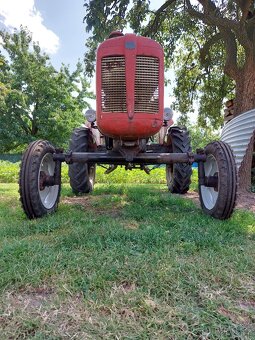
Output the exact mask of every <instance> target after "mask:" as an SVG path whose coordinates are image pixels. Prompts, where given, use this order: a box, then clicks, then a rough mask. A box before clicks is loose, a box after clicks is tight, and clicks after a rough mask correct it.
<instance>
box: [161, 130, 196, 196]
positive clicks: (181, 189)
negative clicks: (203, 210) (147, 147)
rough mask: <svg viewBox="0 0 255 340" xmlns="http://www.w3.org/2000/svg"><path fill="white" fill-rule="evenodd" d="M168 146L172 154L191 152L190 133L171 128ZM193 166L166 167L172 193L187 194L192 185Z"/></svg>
mask: <svg viewBox="0 0 255 340" xmlns="http://www.w3.org/2000/svg"><path fill="white" fill-rule="evenodd" d="M167 144H168V145H169V151H170V152H172V153H178V152H179V153H188V152H191V145H190V137H189V132H188V131H187V130H186V128H180V127H178V126H174V127H171V128H170V129H169V130H168V134H167ZM191 174H192V166H191V165H190V164H188V163H175V164H169V165H166V180H167V186H168V189H169V191H170V192H172V193H174V194H186V192H187V191H188V190H189V186H190V183H191Z"/></svg>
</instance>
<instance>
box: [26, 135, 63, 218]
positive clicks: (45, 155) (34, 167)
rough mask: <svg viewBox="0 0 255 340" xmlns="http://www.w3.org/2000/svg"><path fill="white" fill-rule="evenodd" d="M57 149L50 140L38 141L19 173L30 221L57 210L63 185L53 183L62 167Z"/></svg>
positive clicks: (29, 149) (30, 147)
mask: <svg viewBox="0 0 255 340" xmlns="http://www.w3.org/2000/svg"><path fill="white" fill-rule="evenodd" d="M55 152H56V150H55V148H54V147H53V146H52V145H51V144H50V143H49V142H48V141H43V140H39V141H35V142H33V143H31V144H30V145H29V146H28V148H27V150H26V151H25V153H24V155H23V157H22V161H21V166H20V174H19V193H20V200H21V204H22V207H23V209H24V211H25V213H26V215H27V217H28V218H30V219H32V218H37V217H42V216H43V215H46V214H49V213H52V212H54V211H55V210H56V209H57V206H58V202H59V194H60V184H58V185H54V183H52V184H49V181H50V180H51V181H53V180H54V177H55V173H56V172H57V171H60V168H58V166H57V165H56V162H55V161H54V160H53V153H55Z"/></svg>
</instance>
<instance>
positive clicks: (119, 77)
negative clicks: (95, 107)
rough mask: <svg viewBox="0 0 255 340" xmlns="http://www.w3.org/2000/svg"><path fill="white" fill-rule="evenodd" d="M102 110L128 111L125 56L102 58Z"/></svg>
mask: <svg viewBox="0 0 255 340" xmlns="http://www.w3.org/2000/svg"><path fill="white" fill-rule="evenodd" d="M101 72H102V89H101V97H102V111H103V112H127V106H126V101H127V100H126V99H127V93H126V74H125V57H122V56H113V57H104V58H102V64H101Z"/></svg>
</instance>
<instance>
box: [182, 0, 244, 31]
mask: <svg viewBox="0 0 255 340" xmlns="http://www.w3.org/2000/svg"><path fill="white" fill-rule="evenodd" d="M185 1H186V4H187V10H188V13H189V14H190V15H191V16H193V17H195V18H197V19H200V20H202V21H203V22H204V23H205V24H207V25H209V26H217V27H219V26H221V27H225V28H228V29H233V30H238V25H237V22H236V21H234V20H230V19H227V18H222V17H221V16H219V13H218V11H217V7H216V6H215V5H214V3H213V2H212V1H210V0H198V1H199V3H200V4H201V5H202V6H203V9H204V13H202V12H199V11H197V10H195V9H194V7H193V6H192V5H191V3H190V0H185Z"/></svg>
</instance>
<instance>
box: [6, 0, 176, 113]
mask: <svg viewBox="0 0 255 340" xmlns="http://www.w3.org/2000/svg"><path fill="white" fill-rule="evenodd" d="M86 1H89V0H86ZM163 2H164V0H151V6H152V8H158V7H159V6H160V5H161V4H162V3H163ZM83 4H84V0H0V29H7V30H9V31H13V30H14V29H15V28H16V29H19V27H20V25H23V26H26V27H27V28H28V29H29V31H31V32H32V34H33V39H34V40H35V41H38V42H39V44H40V46H41V48H42V49H43V50H44V51H45V52H46V53H47V54H49V55H50V59H51V63H52V64H53V66H54V67H55V68H57V69H59V68H60V66H61V63H64V64H68V65H69V66H70V68H71V69H74V68H75V65H76V63H77V61H78V59H80V60H81V61H82V60H83V57H84V53H85V42H86V39H87V37H88V34H87V33H86V27H85V24H84V23H83V17H84V14H85V10H84V7H83ZM91 88H92V90H93V91H94V88H95V81H94V80H92V81H91ZM169 93H170V89H169V88H166V89H165V105H166V106H169V105H170V100H171V99H170V97H169ZM92 104H93V105H94V103H92Z"/></svg>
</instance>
